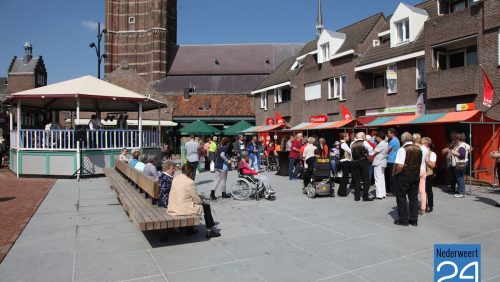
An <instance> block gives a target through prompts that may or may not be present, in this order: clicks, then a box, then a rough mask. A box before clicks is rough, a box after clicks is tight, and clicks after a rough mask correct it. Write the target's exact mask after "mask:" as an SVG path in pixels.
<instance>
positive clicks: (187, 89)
mask: <svg viewBox="0 0 500 282" xmlns="http://www.w3.org/2000/svg"><path fill="white" fill-rule="evenodd" d="M189 92H191V88H184V100H189V96H190V94H189Z"/></svg>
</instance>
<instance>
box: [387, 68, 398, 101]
mask: <svg viewBox="0 0 500 282" xmlns="http://www.w3.org/2000/svg"><path fill="white" fill-rule="evenodd" d="M385 76H386V78H387V93H388V94H394V93H397V92H398V68H397V66H396V65H392V66H388V67H387V71H386V75H385Z"/></svg>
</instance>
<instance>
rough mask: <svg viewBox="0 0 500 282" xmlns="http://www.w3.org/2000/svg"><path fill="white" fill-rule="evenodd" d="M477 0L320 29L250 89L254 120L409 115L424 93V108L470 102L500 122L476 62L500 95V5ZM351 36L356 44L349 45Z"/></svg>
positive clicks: (433, 2) (430, 4)
mask: <svg viewBox="0 0 500 282" xmlns="http://www.w3.org/2000/svg"><path fill="white" fill-rule="evenodd" d="M477 2H479V3H476V1H472V0H470V1H465V0H463V1H445V0H439V1H437V0H428V1H424V2H422V3H421V4H418V5H415V6H410V5H407V4H404V3H401V4H399V5H398V7H397V9H396V10H395V12H394V14H393V15H391V16H389V17H385V18H384V16H383V15H375V16H373V17H370V18H368V19H365V20H362V21H360V22H358V23H355V24H353V25H352V26H355V27H356V28H353V30H352V31H349V27H347V28H344V29H341V30H338V31H337V32H336V33H334V32H328V31H323V32H322V33H321V36H320V37H319V39H317V40H315V41H312V42H310V43H308V44H307V45H306V47H305V48H304V49H303V50H302V51H301V52H300V53H299V55H298V56H295V57H291V58H289V59H287V60H286V61H285V62H284V63H283V64H282V65H281V66H279V67H278V68H277V69H276V70H275V71H274V72H273V73H272V74H271V75H270V76H269V77H267V78H266V79H265V80H264V81H263V82H262V83H261V84H260V85H259V86H258V87H257V88H256V90H254V91H253V92H252V93H253V94H254V105H255V108H256V116H257V124H264V123H265V120H266V118H267V117H274V116H275V112H278V113H280V114H281V115H282V116H284V117H285V119H286V120H287V121H288V122H290V123H291V124H292V125H297V124H299V123H301V122H309V117H310V116H314V115H327V116H328V118H329V121H335V120H340V119H342V118H341V117H340V116H339V107H340V105H342V104H343V105H345V106H346V107H347V108H348V109H349V110H350V112H351V113H352V114H353V115H354V116H355V117H361V116H366V115H370V116H375V115H377V116H378V115H385V114H399V113H403V114H404V113H407V114H411V113H415V110H416V103H417V99H418V97H419V96H420V95H421V94H422V95H423V97H425V104H426V109H427V113H437V112H450V111H455V110H456V107H457V104H461V103H473V104H474V106H475V108H476V109H479V110H482V111H487V114H488V115H489V116H491V117H493V118H496V119H499V118H500V105H498V94H496V96H497V97H495V98H494V103H493V104H494V106H493V107H491V108H487V107H485V106H483V105H482V101H483V73H482V71H481V69H480V67H479V64H482V65H483V67H484V69H485V70H486V72H487V73H488V75H489V78H490V80H491V82H492V83H493V86H494V88H495V89H497V90H496V92H497V93H498V89H500V73H499V69H498V66H499V65H500V61H499V60H500V59H499V49H498V46H499V41H500V35H499V29H498V28H499V26H500V2H498V1H494V0H485V1H477ZM374 19H377V20H376V21H374ZM373 22H375V23H373ZM352 26H351V27H352ZM354 37H357V39H356V40H354V39H353V38H354ZM329 38H330V39H329ZM325 39H326V41H328V42H330V43H329V45H325V42H326V41H325ZM342 40H344V41H342ZM353 41H354V42H355V43H356V44H357V45H356V46H357V47H356V48H352V47H349V48H347V47H345V45H349V42H353ZM340 42H342V44H339V43H340ZM338 46H340V47H338ZM347 49H352V50H353V51H352V54H346V52H347V51H348V50H347ZM325 56H327V57H328V59H327V60H325V59H324V58H325ZM495 101H496V103H497V104H496V105H495Z"/></svg>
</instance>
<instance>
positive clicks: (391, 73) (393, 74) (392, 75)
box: [385, 70, 398, 79]
mask: <svg viewBox="0 0 500 282" xmlns="http://www.w3.org/2000/svg"><path fill="white" fill-rule="evenodd" d="M385 76H386V77H387V79H398V73H397V72H396V71H395V70H387V71H386V72H385Z"/></svg>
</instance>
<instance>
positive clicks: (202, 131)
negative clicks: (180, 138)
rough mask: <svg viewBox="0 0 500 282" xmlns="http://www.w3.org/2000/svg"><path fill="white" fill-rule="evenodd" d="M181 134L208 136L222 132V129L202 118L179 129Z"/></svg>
mask: <svg viewBox="0 0 500 282" xmlns="http://www.w3.org/2000/svg"><path fill="white" fill-rule="evenodd" d="M179 132H180V133H181V135H191V134H193V135H201V136H207V135H214V134H220V133H221V131H220V130H218V129H217V128H215V127H213V126H211V125H209V124H207V123H206V122H204V121H202V120H197V121H194V122H192V123H190V124H188V125H186V126H184V127H183V128H181V130H179Z"/></svg>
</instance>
